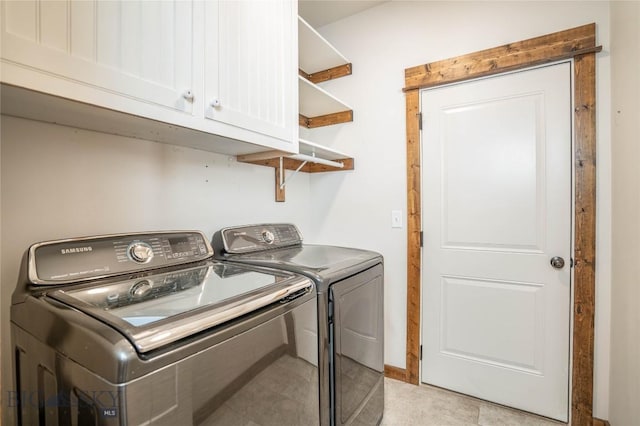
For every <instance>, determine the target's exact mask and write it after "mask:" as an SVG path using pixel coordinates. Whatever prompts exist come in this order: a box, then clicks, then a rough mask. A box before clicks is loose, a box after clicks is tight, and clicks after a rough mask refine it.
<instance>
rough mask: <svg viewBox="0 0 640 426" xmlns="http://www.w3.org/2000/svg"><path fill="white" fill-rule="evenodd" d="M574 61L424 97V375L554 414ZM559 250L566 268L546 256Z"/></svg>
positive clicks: (564, 296)
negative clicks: (571, 63)
mask: <svg viewBox="0 0 640 426" xmlns="http://www.w3.org/2000/svg"><path fill="white" fill-rule="evenodd" d="M570 73H571V65H570V63H562V64H558V65H553V66H547V67H544V68H538V69H533V70H528V71H523V72H518V73H513V74H508V75H503V76H497V77H492V78H487V79H482V80H474V81H471V82H465V83H460V84H455V85H451V86H446V87H442V88H436V89H432V90H425V91H423V92H422V97H421V102H422V112H423V134H422V164H423V178H422V179H423V194H424V198H423V212H424V214H423V231H424V250H423V277H422V278H423V302H422V306H423V307H422V312H423V319H422V321H423V327H422V330H423V334H422V345H423V361H422V380H423V382H426V383H429V384H432V385H436V386H440V387H444V388H447V389H451V390H454V391H457V392H461V393H465V394H468V395H473V396H475V397H478V398H482V399H486V400H489V401H493V402H497V403H500V404H504V405H507V406H511V407H515V408H518V409H521V410H526V411H530V412H534V413H538V414H541V415H544V416H548V417H552V418H555V419H558V420H562V421H567V417H568V398H569V394H568V386H569V335H570V334H569V333H570V330H569V327H570V325H569V319H570V313H571V307H570V303H571V300H570V291H571V290H570V282H571V269H570V257H571V200H572V198H571V197H572V196H571V91H570V88H571V82H570V81H571V80H570ZM556 256H558V257H561V258H563V259H564V262H565V265H564V267H561V268H557V267H553V266H552V265H551V260H552V258H554V257H556ZM556 266H558V265H556Z"/></svg>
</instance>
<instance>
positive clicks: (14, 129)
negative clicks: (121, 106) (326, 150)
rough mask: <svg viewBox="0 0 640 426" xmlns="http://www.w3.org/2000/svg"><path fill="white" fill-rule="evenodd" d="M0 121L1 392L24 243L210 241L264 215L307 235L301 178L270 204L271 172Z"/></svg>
mask: <svg viewBox="0 0 640 426" xmlns="http://www.w3.org/2000/svg"><path fill="white" fill-rule="evenodd" d="M0 124H1V127H2V133H1V152H2V155H1V160H2V162H1V167H0V170H1V171H2V175H1V176H2V177H1V183H2V187H1V189H2V197H1V206H2V210H1V218H2V222H1V228H2V245H1V250H2V263H1V266H2V268H1V271H2V276H1V281H0V290H1V298H0V306H1V310H2V318H1V321H2V330H1V331H2V334H1V336H2V348H1V353H2V363H3V364H2V380H3V383H2V392H3V395H6V393H5V392H6V391H8V390H10V389H13V385H12V384H11V376H10V374H9V372H10V363H11V356H10V354H11V350H10V346H9V345H10V334H9V306H10V298H11V293H12V292H13V289H14V288H15V286H16V282H17V274H18V267H19V262H20V258H21V256H22V253H23V252H24V250H25V249H26V248H27V247H28V246H29V245H30V244H31V243H34V242H37V241H43V240H48V239H56V238H65V237H73V236H83V235H96V234H108V233H117V232H132V231H146V230H151V231H152V230H169V229H199V230H202V231H204V232H205V234H206V235H207V236H209V237H210V236H211V235H212V234H213V232H214V231H216V230H217V229H220V228H222V227H224V226H230V225H239V224H245V223H256V222H271V221H274V222H277V221H286V222H293V223H296V224H297V225H298V226H299V227H300V229H301V231H302V232H303V233H308V231H309V227H310V222H309V218H310V217H311V215H310V208H311V206H310V203H309V175H308V174H299V175H297V176H296V177H295V178H294V179H293V180H292V181H291V183H290V184H289V185H287V194H286V196H287V201H286V202H285V203H275V202H274V178H275V174H274V171H273V169H272V168H267V167H260V166H253V165H247V164H241V163H237V162H236V161H235V160H234V159H233V157H228V156H224V155H218V154H212V153H208V152H203V151H198V150H193V149H187V148H181V147H175V146H170V145H163V144H159V143H155V142H149V141H145V140H140V139H129V138H125V137H119V136H112V135H107V134H103V133H97V132H91V131H86V130H79V129H74V128H69V127H63V126H58V125H53V124H45V123H41V122H35V121H29V120H24V119H19V118H13V117H7V116H4V115H3V116H2V121H1V123H0ZM5 408H6V407H4V406H3V410H2V411H3V413H2V414H3V415H4V416H7V415H8V413H7V410H6V409H5ZM6 420H7V418H6V417H5V421H6ZM6 424H10V422H8V421H6Z"/></svg>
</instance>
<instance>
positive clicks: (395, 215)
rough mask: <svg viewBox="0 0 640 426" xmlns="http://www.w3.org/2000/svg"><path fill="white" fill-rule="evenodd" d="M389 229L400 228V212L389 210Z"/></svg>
mask: <svg viewBox="0 0 640 426" xmlns="http://www.w3.org/2000/svg"><path fill="white" fill-rule="evenodd" d="M391 227H392V228H402V210H391Z"/></svg>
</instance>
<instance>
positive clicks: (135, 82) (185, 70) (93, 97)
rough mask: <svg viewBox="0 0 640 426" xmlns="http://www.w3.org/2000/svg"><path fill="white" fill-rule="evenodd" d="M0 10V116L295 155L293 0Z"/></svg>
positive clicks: (39, 4) (49, 3)
mask: <svg viewBox="0 0 640 426" xmlns="http://www.w3.org/2000/svg"><path fill="white" fill-rule="evenodd" d="M0 13H1V16H0V21H1V34H0V35H1V38H2V45H1V52H0V54H1V64H2V68H1V76H0V78H1V81H2V83H3V84H5V85H8V86H5V89H10V90H3V93H2V98H3V101H4V105H3V108H2V110H3V113H7V114H12V115H19V116H26V117H27V118H35V119H41V120H44V121H53V122H57V123H61V124H67V125H71V126H76V127H83V128H88V129H94V130H99V131H110V132H113V133H117V134H123V135H125V136H127V135H129V136H135V137H143V138H146V139H151V140H158V141H161V142H168V143H176V144H180V145H187V146H193V147H197V148H200V149H206V150H210V151H217V152H223V153H227V154H243V153H249V152H259V151H261V150H265V149H278V150H283V151H287V152H297V150H298V141H297V134H296V132H297V126H298V123H297V106H298V95H297V91H298V86H297V78H296V76H297V15H296V14H297V2H295V1H291V0H264V1H261V0H255V1H254V0H250V1H249V0H231V1H222V0H220V1H216V0H207V1H199V0H195V1H188V0H175V1H171V0H158V1H156V0H146V1H145V0H142V1H138V0H97V1H96V0H93V1H92V0H16V1H4V0H3V1H2V2H1V4H0ZM14 88H22V89H28V90H29V91H32V92H33V93H36V94H37V93H41V94H44V95H43V96H44V97H43V99H42V100H41V101H37V100H36V101H35V102H36V103H37V105H34V104H33V103H34V99H36V98H34V96H33V95H31V94H24V95H21V94H20V93H19V92H16V91H15V90H14ZM5 92H6V93H5ZM46 95H53V98H52V97H50V96H49V97H47V96H46ZM54 98H55V99H58V100H59V101H60V106H59V108H54V109H53V110H52V109H51V108H47V109H46V111H45V108H43V107H42V105H45V104H46V105H55V102H54V101H52V99H54ZM27 100H28V101H27ZM28 102H31V104H29V103H28ZM65 102H66V103H65ZM69 102H71V103H73V102H76V104H73V105H71V104H69ZM83 105H85V106H86V108H85V107H82V106H83ZM34 106H35V107H36V108H33V107H34ZM96 107H99V108H102V109H101V110H100V109H96ZM38 111H40V113H38ZM63 111H71V112H72V113H71V114H69V113H67V114H63ZM121 113H125V114H127V115H129V117H124V118H123V117H122V114H121ZM37 114H41V116H38V115H37ZM118 114H120V115H118ZM118 120H120V121H121V122H122V123H123V125H122V126H121V127H120V126H117V125H114V124H113V123H117V122H118ZM135 120H138V121H137V122H136V121H135ZM141 120H147V121H146V122H144V121H141ZM107 122H108V123H111V124H109V125H108V126H107V125H105V123H107ZM136 123H137V124H136ZM114 127H115V128H116V130H115V131H112V130H111V129H113V128H114Z"/></svg>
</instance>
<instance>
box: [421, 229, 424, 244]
mask: <svg viewBox="0 0 640 426" xmlns="http://www.w3.org/2000/svg"><path fill="white" fill-rule="evenodd" d="M423 244H424V232H422V231H420V247H424V246H423Z"/></svg>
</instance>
